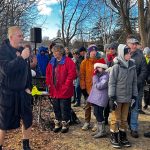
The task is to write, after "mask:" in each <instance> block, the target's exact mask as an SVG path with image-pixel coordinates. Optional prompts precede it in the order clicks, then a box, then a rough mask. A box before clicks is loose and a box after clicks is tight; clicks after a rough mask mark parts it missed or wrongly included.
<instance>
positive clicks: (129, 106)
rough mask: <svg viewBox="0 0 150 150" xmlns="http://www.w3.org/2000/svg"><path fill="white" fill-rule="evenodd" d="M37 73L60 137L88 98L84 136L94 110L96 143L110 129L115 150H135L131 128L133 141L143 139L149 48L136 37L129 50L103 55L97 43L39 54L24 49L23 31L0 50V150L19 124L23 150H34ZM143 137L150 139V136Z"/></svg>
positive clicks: (111, 49)
mask: <svg viewBox="0 0 150 150" xmlns="http://www.w3.org/2000/svg"><path fill="white" fill-rule="evenodd" d="M31 70H32V71H31ZM33 72H34V76H37V77H41V76H44V77H45V78H46V81H45V82H46V86H47V88H48V89H49V90H48V91H49V96H50V98H51V99H52V104H53V110H54V114H55V120H54V124H55V127H54V129H53V131H54V132H55V133H57V132H61V133H67V132H68V131H69V126H70V120H71V119H70V118H71V112H72V111H73V110H72V108H71V103H74V105H72V106H73V107H80V106H81V103H82V102H81V98H82V95H83V98H84V103H85V104H84V111H85V118H84V119H85V121H84V124H83V126H82V130H83V131H86V130H88V129H89V128H90V127H91V112H92V111H91V110H92V108H93V113H94V116H95V124H94V126H93V128H92V131H93V134H92V136H93V137H94V138H102V137H105V136H106V135H107V133H106V130H105V126H106V125H109V126H110V142H111V144H112V146H113V147H114V148H121V147H122V146H123V147H131V143H130V142H129V140H128V138H127V133H126V132H127V130H128V128H129V129H130V131H131V132H130V133H131V136H132V137H134V138H138V137H139V133H138V132H139V123H138V116H139V114H144V113H145V112H144V111H143V110H142V109H147V108H148V105H150V86H149V84H150V48H148V47H146V48H144V49H142V48H141V47H140V42H139V40H138V39H137V37H136V36H134V35H130V36H128V37H127V39H126V43H125V44H118V45H116V44H115V43H111V44H106V45H104V50H103V52H102V51H100V50H99V48H98V47H97V46H96V45H95V44H94V43H92V44H89V45H88V47H87V48H85V47H79V48H78V49H72V50H70V49H69V48H68V47H64V46H62V45H60V44H56V43H51V44H50V46H49V47H46V46H40V47H39V48H38V51H37V54H35V51H32V49H31V47H30V45H23V33H22V31H21V29H20V28H19V27H18V26H13V27H10V28H9V29H8V39H7V40H5V41H4V42H3V43H2V44H1V47H0V150H2V145H3V142H4V138H5V134H6V131H7V130H11V129H16V128H18V127H20V120H22V134H23V138H22V143H23V150H30V149H31V148H30V144H29V139H30V135H31V126H32V119H33V118H32V96H31V90H32V75H33ZM145 87H146V88H145ZM143 95H144V96H143ZM143 98H144V103H145V105H144V107H143V108H142V99H143ZM144 136H145V137H150V132H147V133H145V134H144Z"/></svg>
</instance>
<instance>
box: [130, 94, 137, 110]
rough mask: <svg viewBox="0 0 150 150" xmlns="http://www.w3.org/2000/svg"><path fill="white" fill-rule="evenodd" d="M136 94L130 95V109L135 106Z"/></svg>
mask: <svg viewBox="0 0 150 150" xmlns="http://www.w3.org/2000/svg"><path fill="white" fill-rule="evenodd" d="M136 100H137V98H136V96H132V99H131V105H130V106H131V109H134V108H135V105H136Z"/></svg>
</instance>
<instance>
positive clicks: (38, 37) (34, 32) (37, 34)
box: [30, 28, 42, 43]
mask: <svg viewBox="0 0 150 150" xmlns="http://www.w3.org/2000/svg"><path fill="white" fill-rule="evenodd" d="M30 41H31V42H34V43H41V42H42V29H41V28H31V30H30Z"/></svg>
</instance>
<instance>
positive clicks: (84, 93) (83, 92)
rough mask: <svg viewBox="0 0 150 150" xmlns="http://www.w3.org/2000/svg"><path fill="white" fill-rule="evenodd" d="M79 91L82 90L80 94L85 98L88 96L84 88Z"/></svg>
mask: <svg viewBox="0 0 150 150" xmlns="http://www.w3.org/2000/svg"><path fill="white" fill-rule="evenodd" d="M81 92H82V94H83V96H84V97H85V98H87V97H88V96H89V94H88V93H87V91H86V89H82V90H81Z"/></svg>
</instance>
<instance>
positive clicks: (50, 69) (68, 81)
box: [46, 56, 76, 99]
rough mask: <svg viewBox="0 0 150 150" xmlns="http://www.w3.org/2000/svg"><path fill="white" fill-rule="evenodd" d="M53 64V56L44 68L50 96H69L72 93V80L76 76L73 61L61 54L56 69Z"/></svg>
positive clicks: (64, 97)
mask: <svg viewBox="0 0 150 150" xmlns="http://www.w3.org/2000/svg"><path fill="white" fill-rule="evenodd" d="M55 65H56V58H54V57H53V58H52V59H51V60H50V62H49V63H48V66H47V68H46V84H47V86H48V87H49V94H50V97H52V98H60V99H66V98H71V97H72V96H73V94H74V87H73V80H74V79H75V78H76V66H75V63H74V62H73V61H72V59H71V58H69V57H66V56H63V57H62V59H61V61H60V62H59V64H58V65H57V67H56V69H54V66H55ZM54 72H55V75H54ZM54 77H55V78H54Z"/></svg>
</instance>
